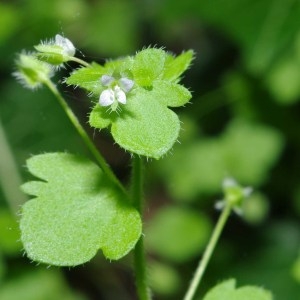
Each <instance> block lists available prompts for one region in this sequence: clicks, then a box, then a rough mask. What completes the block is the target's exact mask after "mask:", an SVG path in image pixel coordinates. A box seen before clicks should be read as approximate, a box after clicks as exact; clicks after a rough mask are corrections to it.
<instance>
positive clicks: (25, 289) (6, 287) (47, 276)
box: [0, 270, 85, 300]
mask: <svg viewBox="0 0 300 300" xmlns="http://www.w3.org/2000/svg"><path fill="white" fill-rule="evenodd" d="M0 299H1V300H19V299H22V300H84V299H85V298H84V297H83V296H80V295H76V294H75V293H73V292H72V291H70V290H69V288H68V287H67V285H66V283H65V282H64V279H63V278H62V276H61V274H60V273H59V272H58V271H53V270H47V271H46V270H38V271H35V272H31V273H27V274H24V275H22V276H20V277H15V278H12V279H11V280H10V281H8V282H6V283H5V284H2V285H1V289H0Z"/></svg>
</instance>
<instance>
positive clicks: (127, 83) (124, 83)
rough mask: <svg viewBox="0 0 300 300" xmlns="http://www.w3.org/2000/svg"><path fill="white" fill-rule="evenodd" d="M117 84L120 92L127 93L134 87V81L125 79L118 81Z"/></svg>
mask: <svg viewBox="0 0 300 300" xmlns="http://www.w3.org/2000/svg"><path fill="white" fill-rule="evenodd" d="M119 83H120V86H121V88H122V90H123V91H124V92H126V93H128V92H129V91H130V90H131V89H132V87H133V86H134V81H133V80H131V79H128V78H125V77H123V78H121V79H120V80H119Z"/></svg>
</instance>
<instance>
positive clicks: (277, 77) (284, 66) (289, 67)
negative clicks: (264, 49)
mask: <svg viewBox="0 0 300 300" xmlns="http://www.w3.org/2000/svg"><path fill="white" fill-rule="evenodd" d="M299 52H300V51H299ZM266 83H267V86H268V87H269V89H270V91H271V92H272V94H273V96H274V99H276V100H277V101H278V102H280V103H282V104H292V103H294V102H296V101H298V100H299V97H300V59H299V60H298V59H296V58H295V55H289V56H288V57H286V58H282V59H281V60H279V61H278V62H277V63H276V64H275V65H274V67H273V68H272V69H271V71H270V72H269V74H268V76H267V79H266Z"/></svg>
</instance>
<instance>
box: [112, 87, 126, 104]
mask: <svg viewBox="0 0 300 300" xmlns="http://www.w3.org/2000/svg"><path fill="white" fill-rule="evenodd" d="M114 92H115V97H116V99H117V100H118V102H120V103H122V104H126V94H125V92H124V91H122V90H121V88H120V87H119V86H118V85H116V86H115V91H114Z"/></svg>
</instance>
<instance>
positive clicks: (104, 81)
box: [100, 75, 115, 86]
mask: <svg viewBox="0 0 300 300" xmlns="http://www.w3.org/2000/svg"><path fill="white" fill-rule="evenodd" d="M114 80H115V79H114V78H113V77H112V76H110V75H102V77H101V79H100V81H101V83H102V84H103V85H104V86H109V85H110V84H111V83H112V82H113V81H114Z"/></svg>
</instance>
